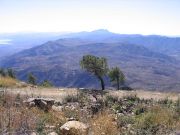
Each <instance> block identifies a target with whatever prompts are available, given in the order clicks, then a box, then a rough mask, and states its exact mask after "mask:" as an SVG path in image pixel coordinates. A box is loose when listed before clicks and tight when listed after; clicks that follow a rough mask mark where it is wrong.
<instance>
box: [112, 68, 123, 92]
mask: <svg viewBox="0 0 180 135" xmlns="http://www.w3.org/2000/svg"><path fill="white" fill-rule="evenodd" d="M109 77H110V79H111V80H110V81H111V82H115V83H116V84H117V90H119V89H120V84H124V81H125V76H124V74H123V72H122V71H121V70H120V69H119V68H118V67H114V68H112V69H111V70H110V71H109Z"/></svg>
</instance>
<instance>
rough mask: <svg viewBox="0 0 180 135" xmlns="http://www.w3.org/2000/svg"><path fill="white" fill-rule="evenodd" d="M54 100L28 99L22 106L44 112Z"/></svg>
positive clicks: (50, 106)
mask: <svg viewBox="0 0 180 135" xmlns="http://www.w3.org/2000/svg"><path fill="white" fill-rule="evenodd" d="M54 102H55V100H54V99H50V98H29V99H28V100H26V101H24V104H25V105H26V106H28V107H35V106H36V107H38V108H40V109H42V110H44V111H48V110H49V109H51V108H52V106H53V105H54Z"/></svg>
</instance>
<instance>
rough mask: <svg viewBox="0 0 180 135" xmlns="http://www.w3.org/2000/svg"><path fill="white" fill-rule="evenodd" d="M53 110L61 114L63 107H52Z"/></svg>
mask: <svg viewBox="0 0 180 135" xmlns="http://www.w3.org/2000/svg"><path fill="white" fill-rule="evenodd" d="M52 110H54V111H57V112H61V111H62V110H63V106H55V105H53V106H52Z"/></svg>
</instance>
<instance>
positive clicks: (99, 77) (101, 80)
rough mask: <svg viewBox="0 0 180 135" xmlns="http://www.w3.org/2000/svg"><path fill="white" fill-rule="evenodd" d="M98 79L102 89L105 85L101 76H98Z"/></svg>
mask: <svg viewBox="0 0 180 135" xmlns="http://www.w3.org/2000/svg"><path fill="white" fill-rule="evenodd" d="M98 79H99V80H100V82H101V88H102V90H104V89H105V86H104V80H103V78H102V77H101V76H98Z"/></svg>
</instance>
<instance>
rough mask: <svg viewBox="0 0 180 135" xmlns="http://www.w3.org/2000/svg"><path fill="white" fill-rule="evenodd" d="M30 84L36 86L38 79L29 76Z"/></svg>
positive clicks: (30, 74)
mask: <svg viewBox="0 0 180 135" xmlns="http://www.w3.org/2000/svg"><path fill="white" fill-rule="evenodd" d="M28 83H30V84H33V85H36V77H35V76H34V75H33V74H32V73H29V74H28Z"/></svg>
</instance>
